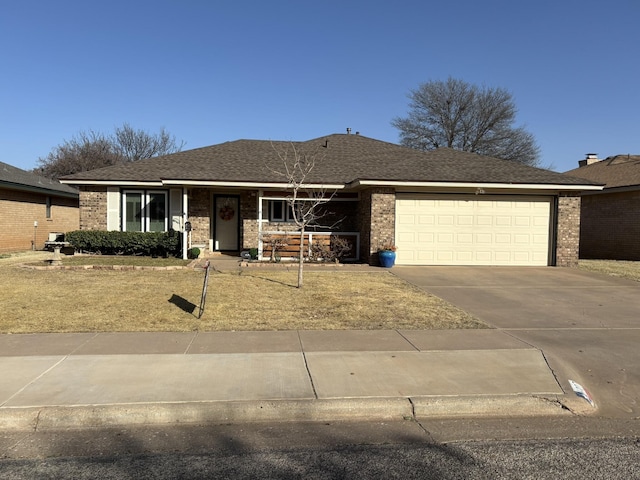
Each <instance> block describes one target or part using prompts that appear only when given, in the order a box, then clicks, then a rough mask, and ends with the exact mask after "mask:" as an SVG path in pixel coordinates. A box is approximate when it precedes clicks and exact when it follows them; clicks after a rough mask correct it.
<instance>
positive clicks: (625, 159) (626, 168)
mask: <svg viewBox="0 0 640 480" xmlns="http://www.w3.org/2000/svg"><path fill="white" fill-rule="evenodd" d="M566 173H567V175H574V176H576V177H580V178H585V179H587V180H591V181H593V182H599V183H603V184H605V189H608V188H616V187H629V186H640V155H615V156H613V157H607V158H605V159H604V160H600V161H599V162H596V163H592V164H591V165H587V166H584V167H580V168H575V169H573V170H569V171H568V172H566Z"/></svg>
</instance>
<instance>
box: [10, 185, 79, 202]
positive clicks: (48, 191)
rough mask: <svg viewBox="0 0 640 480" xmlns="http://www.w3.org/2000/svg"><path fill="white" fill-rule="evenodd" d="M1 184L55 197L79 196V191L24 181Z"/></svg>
mask: <svg viewBox="0 0 640 480" xmlns="http://www.w3.org/2000/svg"><path fill="white" fill-rule="evenodd" d="M0 185H1V186H3V187H6V188H9V189H12V190H20V191H24V192H32V193H41V194H43V195H49V196H53V197H65V198H78V195H79V193H78V192H65V191H64V190H55V189H52V188H47V187H37V186H35V185H25V184H22V183H13V182H3V181H0Z"/></svg>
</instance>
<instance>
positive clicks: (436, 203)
mask: <svg viewBox="0 0 640 480" xmlns="http://www.w3.org/2000/svg"><path fill="white" fill-rule="evenodd" d="M552 205H553V197H547V196H520V195H468V194H409V193H398V194H396V225H395V229H396V244H397V247H398V251H397V258H396V264H398V265H518V266H526V265H531V266H545V265H549V264H550V245H551V239H552V238H553V237H552V232H551V230H552V228H551V226H552V225H553V222H552V221H551V216H552V212H553V209H552Z"/></svg>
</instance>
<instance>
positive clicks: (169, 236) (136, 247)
mask: <svg viewBox="0 0 640 480" xmlns="http://www.w3.org/2000/svg"><path fill="white" fill-rule="evenodd" d="M65 241H67V242H69V243H70V244H71V245H72V246H73V247H74V248H75V249H76V250H78V251H80V252H85V253H99V254H102V255H142V256H159V257H167V256H169V255H172V256H176V257H179V256H181V242H180V234H178V233H177V232H174V231H170V232H117V231H112V232H106V231H98V230H75V231H73V232H68V233H66V234H65Z"/></svg>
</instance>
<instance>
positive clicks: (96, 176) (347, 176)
mask: <svg viewBox="0 0 640 480" xmlns="http://www.w3.org/2000/svg"><path fill="white" fill-rule="evenodd" d="M293 148H295V149H296V150H297V151H299V152H303V153H305V154H307V155H313V156H314V157H315V168H314V169H313V171H312V172H311V175H310V176H309V178H308V179H307V182H306V183H315V184H340V185H345V186H349V185H350V186H354V185H357V184H359V183H360V184H362V183H367V182H382V183H384V182H387V183H390V182H391V183H392V182H444V183H460V182H466V183H500V184H553V185H566V186H574V187H575V186H578V185H591V184H592V182H589V181H584V180H581V179H577V178H573V177H571V176H568V175H563V174H560V173H556V172H552V171H549V170H543V169H539V168H533V167H529V166H525V165H521V164H518V163H516V162H512V161H507V160H500V159H497V158H492V157H483V156H480V155H477V154H474V153H468V152H462V151H458V150H452V149H448V148H440V149H438V150H434V151H430V152H423V151H418V150H414V149H410V148H406V147H402V146H399V145H395V144H392V143H388V142H383V141H379V140H375V139H371V138H367V137H364V136H362V135H349V134H333V135H328V136H325V137H319V138H315V139H313V140H308V141H304V142H283V141H267V140H236V141H232V142H226V143H221V144H218V145H213V146H210V147H203V148H197V149H194V150H187V151H183V152H178V153H174V154H171V155H165V156H162V157H155V158H149V159H145V160H138V161H136V162H133V163H127V164H123V165H117V166H112V167H106V168H102V169H97V170H91V171H87V172H82V173H77V174H74V175H68V176H66V177H63V178H62V181H63V182H65V183H74V184H92V183H115V182H121V183H126V182H160V183H178V182H180V181H182V182H187V183H188V182H238V183H240V182H244V183H254V184H264V185H268V184H274V183H283V182H286V179H285V178H284V177H283V176H282V175H280V174H278V173H277V172H278V171H282V167H283V161H282V159H281V158H280V157H279V156H278V152H280V153H281V154H284V153H285V152H286V154H287V155H288V156H289V158H291V156H292V154H293Z"/></svg>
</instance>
